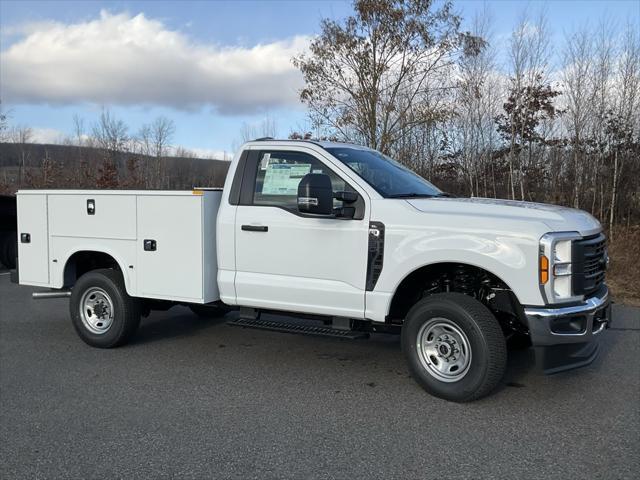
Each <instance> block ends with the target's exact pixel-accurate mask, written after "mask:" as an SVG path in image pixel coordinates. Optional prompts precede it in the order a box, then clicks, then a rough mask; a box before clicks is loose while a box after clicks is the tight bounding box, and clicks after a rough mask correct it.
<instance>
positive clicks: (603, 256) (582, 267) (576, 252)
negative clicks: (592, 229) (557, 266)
mask: <svg viewBox="0 0 640 480" xmlns="http://www.w3.org/2000/svg"><path fill="white" fill-rule="evenodd" d="M571 268H572V271H573V274H572V286H573V293H574V295H585V296H589V295H591V294H592V293H595V292H597V291H598V290H599V289H600V287H601V286H602V284H603V283H604V279H605V270H606V269H607V240H606V238H605V236H604V235H603V234H602V233H600V234H599V235H594V236H591V237H587V238H583V239H582V240H576V241H574V242H573V249H572V266H571Z"/></svg>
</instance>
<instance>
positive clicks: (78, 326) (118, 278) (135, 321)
mask: <svg viewBox="0 0 640 480" xmlns="http://www.w3.org/2000/svg"><path fill="white" fill-rule="evenodd" d="M69 308H70V313H71V321H72V322H73V327H74V328H75V330H76V332H77V333H78V335H79V336H80V338H81V339H82V340H83V341H84V342H85V343H87V344H89V345H91V346H92V347H98V348H112V347H117V346H119V345H122V344H124V343H126V342H127V341H128V340H129V339H130V338H131V337H132V336H133V334H134V333H135V332H136V330H137V329H138V325H139V324H140V305H139V302H138V301H137V300H136V299H135V298H132V297H130V296H129V295H128V294H127V292H126V289H125V287H124V282H123V281H122V275H121V274H120V272H117V271H115V270H111V269H101V270H93V271H91V272H88V273H85V274H84V275H82V276H81V277H80V278H79V279H78V281H77V282H76V284H75V285H74V287H73V290H72V292H71V300H70V302H69Z"/></svg>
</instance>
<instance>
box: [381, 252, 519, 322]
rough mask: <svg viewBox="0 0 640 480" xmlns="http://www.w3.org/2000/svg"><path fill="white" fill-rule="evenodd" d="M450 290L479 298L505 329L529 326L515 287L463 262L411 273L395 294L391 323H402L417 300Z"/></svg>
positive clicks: (390, 317)
mask: <svg viewBox="0 0 640 480" xmlns="http://www.w3.org/2000/svg"><path fill="white" fill-rule="evenodd" d="M446 292H457V293H463V294H465V295H469V296H471V297H473V298H475V299H476V300H479V301H480V302H481V303H483V304H484V305H485V306H487V307H488V308H489V309H490V310H491V311H492V312H493V313H494V315H495V316H496V318H498V321H499V322H500V324H501V325H502V326H503V328H504V329H505V330H522V329H526V325H527V323H526V320H525V317H524V309H523V307H522V305H520V302H518V299H517V298H516V296H515V294H514V293H513V291H512V290H511V288H509V286H508V285H507V284H506V283H505V282H503V281H502V280H501V279H500V278H498V277H497V276H496V275H494V274H492V273H491V272H488V271H487V270H484V269H482V268H480V267H476V266H474V265H468V264H462V263H436V264H432V265H427V266H424V267H421V268H419V269H417V270H415V271H414V272H412V273H410V274H409V275H407V277H406V278H405V279H404V280H402V282H401V283H400V285H399V286H398V288H397V289H396V292H395V294H394V295H393V298H392V300H391V306H390V308H389V315H388V316H387V322H389V323H402V322H403V321H404V318H405V317H406V315H407V313H408V312H409V310H410V309H411V307H412V306H413V305H414V304H415V303H416V302H417V301H419V300H420V299H422V298H424V297H426V296H428V295H432V294H435V293H446Z"/></svg>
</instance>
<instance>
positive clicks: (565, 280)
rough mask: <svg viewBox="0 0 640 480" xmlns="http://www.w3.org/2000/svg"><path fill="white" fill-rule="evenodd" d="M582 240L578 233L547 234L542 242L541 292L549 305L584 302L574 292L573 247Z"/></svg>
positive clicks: (540, 261)
mask: <svg viewBox="0 0 640 480" xmlns="http://www.w3.org/2000/svg"><path fill="white" fill-rule="evenodd" d="M580 238H582V237H581V236H580V234H579V233H578V232H558V233H547V234H546V235H545V236H543V237H542V239H541V240H540V258H539V278H538V282H539V283H540V291H541V292H542V295H543V296H544V297H545V299H546V301H547V303H560V302H572V301H577V300H582V296H580V295H574V294H573V290H572V279H571V273H572V265H571V246H572V244H573V241H574V240H578V239H580Z"/></svg>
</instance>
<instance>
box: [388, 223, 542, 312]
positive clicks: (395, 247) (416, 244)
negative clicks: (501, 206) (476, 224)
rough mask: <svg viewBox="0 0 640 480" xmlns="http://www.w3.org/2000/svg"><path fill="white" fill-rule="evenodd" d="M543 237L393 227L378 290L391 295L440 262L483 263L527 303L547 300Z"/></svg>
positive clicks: (480, 266) (519, 298)
mask: <svg viewBox="0 0 640 480" xmlns="http://www.w3.org/2000/svg"><path fill="white" fill-rule="evenodd" d="M537 252H538V239H537V238H536V236H534V235H531V236H527V235H512V236H507V235H490V234H487V233H484V234H471V233H469V232H462V231H458V232H455V231H447V232H445V231H438V230H431V231H425V230H424V229H415V230H412V229H408V228H405V229H388V230H387V235H386V238H385V256H384V263H383V268H382V273H381V275H380V278H379V280H378V283H377V284H376V288H375V293H376V294H380V296H382V297H387V298H388V300H387V305H386V309H387V310H386V311H387V312H388V308H389V304H390V302H391V298H392V296H393V294H394V293H395V291H396V290H397V288H398V286H399V285H400V283H401V282H402V280H404V279H405V278H406V277H407V276H408V275H410V274H411V273H413V272H414V271H416V270H418V269H420V268H423V267H426V266H429V265H433V264H438V263H460V264H466V265H472V266H475V267H478V268H482V269H484V270H486V271H488V272H490V273H492V274H493V275H495V276H496V277H498V278H499V279H500V280H502V281H503V282H504V283H506V284H507V285H508V286H509V288H511V289H512V290H513V293H514V294H515V296H516V297H517V299H518V301H519V302H520V303H521V304H523V305H539V304H542V303H544V300H543V298H542V295H541V293H540V289H539V287H538V281H537V279H538V265H537V258H538V257H537Z"/></svg>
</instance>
